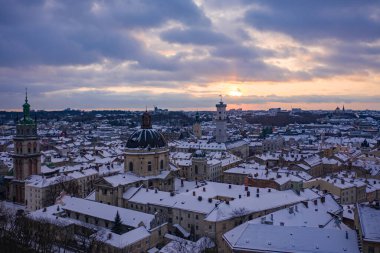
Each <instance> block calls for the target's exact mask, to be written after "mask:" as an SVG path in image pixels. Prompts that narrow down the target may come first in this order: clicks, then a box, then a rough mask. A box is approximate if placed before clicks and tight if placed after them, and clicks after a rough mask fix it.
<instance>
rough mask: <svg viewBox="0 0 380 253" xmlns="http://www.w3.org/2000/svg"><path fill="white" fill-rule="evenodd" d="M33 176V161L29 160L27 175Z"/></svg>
mask: <svg viewBox="0 0 380 253" xmlns="http://www.w3.org/2000/svg"><path fill="white" fill-rule="evenodd" d="M32 174H33V161H32V159H29V175H32Z"/></svg>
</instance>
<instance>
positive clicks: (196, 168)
mask: <svg viewBox="0 0 380 253" xmlns="http://www.w3.org/2000/svg"><path fill="white" fill-rule="evenodd" d="M194 170H195V174H198V165H195V168H194Z"/></svg>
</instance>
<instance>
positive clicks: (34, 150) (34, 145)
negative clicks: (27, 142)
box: [33, 142, 37, 153]
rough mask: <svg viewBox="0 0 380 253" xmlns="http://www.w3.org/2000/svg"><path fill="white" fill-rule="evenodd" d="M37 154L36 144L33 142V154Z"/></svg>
mask: <svg viewBox="0 0 380 253" xmlns="http://www.w3.org/2000/svg"><path fill="white" fill-rule="evenodd" d="M36 152H37V143H36V142H35V143H34V144H33V153H36Z"/></svg>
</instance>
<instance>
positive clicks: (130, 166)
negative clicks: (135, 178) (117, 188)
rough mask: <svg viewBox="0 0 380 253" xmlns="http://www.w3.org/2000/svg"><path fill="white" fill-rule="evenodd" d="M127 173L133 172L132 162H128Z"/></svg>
mask: <svg viewBox="0 0 380 253" xmlns="http://www.w3.org/2000/svg"><path fill="white" fill-rule="evenodd" d="M129 171H133V162H129Z"/></svg>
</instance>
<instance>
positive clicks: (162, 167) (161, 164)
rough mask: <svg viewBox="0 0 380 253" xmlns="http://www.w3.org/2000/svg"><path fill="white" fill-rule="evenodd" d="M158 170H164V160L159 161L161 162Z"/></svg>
mask: <svg viewBox="0 0 380 253" xmlns="http://www.w3.org/2000/svg"><path fill="white" fill-rule="evenodd" d="M160 169H161V170H163V169H164V160H161V161H160Z"/></svg>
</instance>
